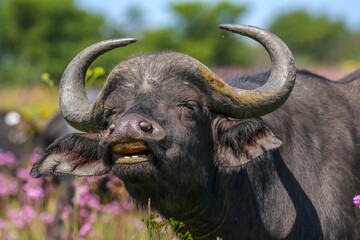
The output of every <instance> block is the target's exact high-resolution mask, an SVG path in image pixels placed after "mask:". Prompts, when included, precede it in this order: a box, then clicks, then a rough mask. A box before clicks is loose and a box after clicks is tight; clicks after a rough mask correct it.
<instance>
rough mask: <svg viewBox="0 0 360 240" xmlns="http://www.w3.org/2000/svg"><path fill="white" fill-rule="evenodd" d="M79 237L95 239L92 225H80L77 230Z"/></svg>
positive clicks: (89, 223)
mask: <svg viewBox="0 0 360 240" xmlns="http://www.w3.org/2000/svg"><path fill="white" fill-rule="evenodd" d="M79 235H80V236H82V237H83V236H89V237H95V233H94V231H93V230H92V223H91V222H86V223H85V224H84V225H82V226H81V228H80V230H79Z"/></svg>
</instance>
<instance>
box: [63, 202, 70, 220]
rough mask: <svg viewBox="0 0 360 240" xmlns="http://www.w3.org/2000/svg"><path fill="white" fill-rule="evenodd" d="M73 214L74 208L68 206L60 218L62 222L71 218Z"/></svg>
mask: <svg viewBox="0 0 360 240" xmlns="http://www.w3.org/2000/svg"><path fill="white" fill-rule="evenodd" d="M71 213H72V207H71V206H70V205H66V206H65V207H64V209H63V211H62V213H61V214H60V218H61V219H62V220H66V219H68V218H69V216H70V214H71Z"/></svg>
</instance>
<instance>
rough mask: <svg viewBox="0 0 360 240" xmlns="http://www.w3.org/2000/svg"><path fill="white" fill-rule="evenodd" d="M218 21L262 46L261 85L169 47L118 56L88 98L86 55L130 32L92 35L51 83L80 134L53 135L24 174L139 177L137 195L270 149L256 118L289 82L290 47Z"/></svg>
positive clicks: (203, 181)
mask: <svg viewBox="0 0 360 240" xmlns="http://www.w3.org/2000/svg"><path fill="white" fill-rule="evenodd" d="M220 28H223V29H226V30H230V31H233V32H235V33H239V34H242V35H245V36H248V37H251V38H253V39H255V40H257V41H258V42H260V43H261V44H262V45H263V46H264V47H265V48H266V50H267V51H268V53H269V55H270V58H271V61H272V69H271V74H270V77H269V79H268V81H267V82H266V83H265V84H264V85H263V86H260V87H258V88H256V89H252V90H249V89H240V88H236V87H233V86H230V85H228V84H227V83H225V82H224V81H223V80H222V79H220V78H219V77H218V76H216V75H215V74H214V73H213V72H212V71H211V70H210V69H209V68H208V67H206V66H205V65H203V64H202V63H200V62H199V61H197V60H195V59H193V58H191V57H189V56H187V55H185V54H181V53H176V52H171V51H168V52H162V53H158V54H145V55H141V56H137V57H133V58H130V59H128V60H126V61H123V62H121V63H120V64H119V65H118V66H116V67H115V68H114V69H113V71H112V72H111V73H110V75H109V77H108V79H107V82H106V84H105V86H104V88H103V89H102V91H101V92H100V94H99V96H98V98H97V100H96V102H95V103H94V104H90V103H89V101H88V98H87V96H86V92H85V87H84V84H85V83H84V76H85V73H86V70H87V68H88V67H89V65H90V64H91V62H92V61H93V60H95V59H96V57H98V56H99V55H101V54H103V53H105V52H107V51H109V50H111V49H114V48H117V47H120V46H126V45H128V44H130V43H133V42H135V40H134V39H116V40H108V41H103V42H100V43H97V44H94V45H92V46H90V47H89V48H87V49H85V50H84V51H83V52H81V53H80V54H79V55H77V56H76V57H75V58H74V59H73V60H72V61H71V63H70V64H69V66H68V67H67V69H66V70H65V73H64V75H63V77H62V80H61V84H60V90H59V93H60V107H61V110H62V114H63V116H64V117H65V119H66V120H67V122H68V123H69V124H70V125H72V126H73V127H74V128H76V129H78V130H81V131H85V132H87V133H77V134H69V135H67V136H65V137H62V138H59V139H58V140H56V141H55V142H54V143H53V144H52V145H51V146H49V147H48V148H47V149H46V150H45V151H44V153H43V155H42V157H41V158H40V159H39V160H38V162H37V163H36V164H35V165H34V167H33V168H32V170H31V174H32V175H33V176H35V177H39V176H44V175H69V174H70V175H79V176H94V175H102V174H106V173H112V174H115V175H116V176H118V177H120V178H121V179H123V180H124V181H125V183H126V184H128V186H129V185H133V186H135V185H136V186H141V189H142V190H141V191H142V192H143V193H144V194H142V195H141V196H143V198H144V199H143V200H144V201H146V199H147V198H148V197H154V195H156V194H157V193H158V191H157V190H154V187H153V186H154V185H156V186H157V187H159V188H160V186H162V185H163V184H164V182H166V183H167V186H169V185H171V184H173V185H174V186H176V185H177V186H180V185H181V184H185V185H186V184H188V183H191V184H190V185H186V186H187V187H190V188H191V186H206V185H207V184H209V179H210V177H209V176H211V175H212V174H213V173H214V172H215V171H217V170H218V169H219V168H220V169H236V168H239V166H242V165H243V164H246V163H248V162H249V161H251V160H253V159H256V158H257V157H259V156H260V155H262V154H263V153H265V152H266V151H269V150H271V149H274V148H278V147H279V146H280V145H281V142H280V141H279V140H278V139H277V138H276V137H275V136H274V135H273V134H272V133H271V131H270V130H269V128H268V127H267V126H266V124H265V123H264V122H262V121H261V119H257V117H260V116H262V115H265V114H267V113H270V112H272V111H274V110H275V109H277V108H278V107H279V106H281V105H282V104H283V103H284V102H285V101H286V99H287V98H288V96H289V94H290V92H291V90H292V88H293V85H294V81H295V65H294V61H293V58H292V55H291V53H290V51H289V49H288V48H287V47H286V45H285V44H284V43H283V42H282V41H281V40H280V39H278V38H277V37H276V36H274V35H273V34H271V33H269V32H267V31H264V30H261V29H259V28H255V27H250V26H242V25H220ZM244 133H245V134H244ZM179 183H181V184H179ZM194 188H195V187H194ZM169 189H171V187H169V188H168V189H167V190H168V191H170V190H169ZM159 191H160V190H159ZM130 193H131V192H130ZM134 195H136V193H134ZM141 196H135V198H142V197H141ZM140 200H141V199H140Z"/></svg>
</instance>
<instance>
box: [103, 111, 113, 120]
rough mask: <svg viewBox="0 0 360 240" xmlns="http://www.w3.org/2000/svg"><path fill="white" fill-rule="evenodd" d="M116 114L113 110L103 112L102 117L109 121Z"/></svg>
mask: <svg viewBox="0 0 360 240" xmlns="http://www.w3.org/2000/svg"><path fill="white" fill-rule="evenodd" d="M115 114H116V111H114V110H105V112H104V116H105V119H106V120H109V119H110V118H111V117H112V116H114V115H115Z"/></svg>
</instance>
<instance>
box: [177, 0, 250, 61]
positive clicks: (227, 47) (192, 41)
mask: <svg viewBox="0 0 360 240" xmlns="http://www.w3.org/2000/svg"><path fill="white" fill-rule="evenodd" d="M172 9H173V11H174V13H175V15H176V16H177V18H178V26H177V27H176V31H177V33H178V40H179V41H180V43H179V46H178V48H179V50H181V51H182V52H185V53H187V54H189V55H191V56H193V57H194V58H196V59H198V60H200V61H202V62H203V63H205V64H209V65H216V66H224V65H227V66H228V65H236V64H249V63H250V62H251V60H252V59H251V57H250V56H251V55H250V54H249V47H248V46H247V45H245V44H244V43H243V42H241V40H240V37H239V36H237V35H234V34H233V33H229V32H226V31H223V30H219V29H218V28H217V26H218V25H219V24H221V23H237V22H238V20H239V18H240V17H241V16H242V15H243V13H244V12H245V7H244V6H242V5H239V4H235V3H230V2H227V1H222V2H219V3H217V4H215V5H211V4H208V3H200V2H196V3H178V4H174V5H173V6H172Z"/></svg>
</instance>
